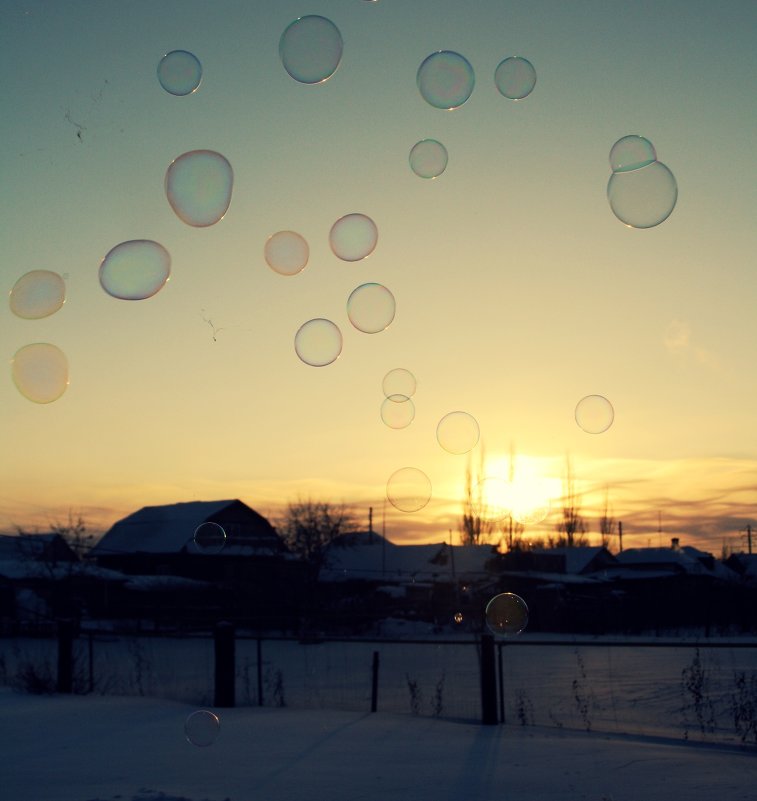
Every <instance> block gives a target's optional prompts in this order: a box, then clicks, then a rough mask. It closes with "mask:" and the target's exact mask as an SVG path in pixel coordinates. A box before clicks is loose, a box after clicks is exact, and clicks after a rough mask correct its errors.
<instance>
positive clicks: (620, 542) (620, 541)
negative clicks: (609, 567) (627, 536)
mask: <svg viewBox="0 0 757 801" xmlns="http://www.w3.org/2000/svg"><path fill="white" fill-rule="evenodd" d="M618 547H619V548H620V553H623V521H622V520H618Z"/></svg>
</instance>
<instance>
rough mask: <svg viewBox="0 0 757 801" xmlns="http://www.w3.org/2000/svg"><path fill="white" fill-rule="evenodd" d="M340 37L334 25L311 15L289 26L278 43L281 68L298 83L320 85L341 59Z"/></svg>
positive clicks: (341, 45)
mask: <svg viewBox="0 0 757 801" xmlns="http://www.w3.org/2000/svg"><path fill="white" fill-rule="evenodd" d="M343 46H344V45H343V42H342V34H341V33H339V28H337V27H336V25H334V23H333V22H332V21H331V20H329V19H326V18H325V17H320V16H318V15H315V14H312V15H310V16H307V17H300V18H299V19H296V20H295V21H294V22H292V23H290V24H289V25H288V26H287V28H286V29H285V30H284V33H282V34H281V39H280V40H279V56H280V58H281V63H282V64H283V65H284V69H285V70H286V71H287V72H288V73H289V74H290V75H291V76H292V78H294V79H295V81H299V82H300V83H309V84H313V83H322V82H323V81H326V80H328V79H329V78H330V77H331V76H332V75H333V74H334V73H335V72H336V70H337V67H338V66H339V62H340V61H341V60H342V49H343Z"/></svg>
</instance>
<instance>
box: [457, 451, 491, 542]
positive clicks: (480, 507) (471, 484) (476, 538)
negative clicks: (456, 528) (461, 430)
mask: <svg viewBox="0 0 757 801" xmlns="http://www.w3.org/2000/svg"><path fill="white" fill-rule="evenodd" d="M484 462H485V457H484V448H483V445H482V447H481V450H480V452H479V464H478V471H477V474H476V475H475V476H474V475H473V469H472V467H471V460H470V456H469V457H468V463H467V464H466V467H465V486H464V490H463V491H464V495H463V514H462V517H461V518H460V538H461V540H462V543H463V545H481V544H482V542H483V541H484V540H485V539H486V538H487V537H488V536H489V535H490V534H491V533H492V531H493V530H494V524H493V523H492V521H491V520H490V519H489V517H488V516H487V510H486V502H485V499H484V497H483V495H484V494H483V489H482V486H481V481H482V480H483V477H484Z"/></svg>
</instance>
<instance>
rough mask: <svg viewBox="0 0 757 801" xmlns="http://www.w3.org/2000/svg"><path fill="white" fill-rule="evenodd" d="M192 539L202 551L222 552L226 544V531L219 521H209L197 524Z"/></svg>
mask: <svg viewBox="0 0 757 801" xmlns="http://www.w3.org/2000/svg"><path fill="white" fill-rule="evenodd" d="M192 540H193V542H194V544H195V546H196V547H197V549H198V550H199V551H201V552H202V553H220V552H221V551H222V550H223V549H224V546H225V545H226V531H225V530H224V528H223V526H221V525H219V524H218V523H213V522H211V521H207V522H205V523H201V524H200V525H199V526H197V528H196V529H195V533H194V536H193V537H192Z"/></svg>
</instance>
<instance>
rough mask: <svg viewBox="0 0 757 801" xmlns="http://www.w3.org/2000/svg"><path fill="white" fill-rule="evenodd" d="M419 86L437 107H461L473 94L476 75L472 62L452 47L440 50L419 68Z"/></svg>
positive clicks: (425, 97) (425, 60)
mask: <svg viewBox="0 0 757 801" xmlns="http://www.w3.org/2000/svg"><path fill="white" fill-rule="evenodd" d="M416 80H417V83H418V89H419V90H420V93H421V96H422V97H423V99H424V100H425V101H426V102H427V103H428V104H429V105H431V106H434V108H441V109H446V110H451V109H455V108H460V106H462V105H463V103H465V101H466V100H467V99H468V98H469V97H470V96H471V93H472V92H473V86H474V85H475V83H476V78H475V75H474V73H473V67H472V66H471V65H470V62H469V61H468V60H467V59H466V58H464V57H463V56H461V55H460V54H459V53H455V52H453V51H451V50H438V51H437V52H436V53H432V54H431V55H430V56H427V57H426V58H425V59H424V61H423V63H422V64H421V65H420V67H418V74H417V76H416Z"/></svg>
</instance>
